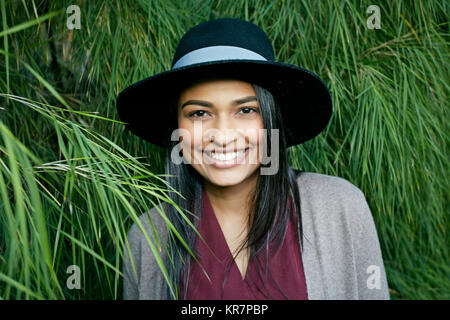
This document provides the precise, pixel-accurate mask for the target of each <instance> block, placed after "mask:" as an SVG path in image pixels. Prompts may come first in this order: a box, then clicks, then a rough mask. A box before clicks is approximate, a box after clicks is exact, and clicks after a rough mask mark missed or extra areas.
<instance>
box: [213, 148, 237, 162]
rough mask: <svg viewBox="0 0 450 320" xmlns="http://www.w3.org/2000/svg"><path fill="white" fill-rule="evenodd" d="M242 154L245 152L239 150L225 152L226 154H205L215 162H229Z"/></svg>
mask: <svg viewBox="0 0 450 320" xmlns="http://www.w3.org/2000/svg"><path fill="white" fill-rule="evenodd" d="M244 152H245V150H241V151H238V152H227V153H215V152H214V151H212V152H207V153H208V155H209V156H210V157H211V158H213V159H215V160H220V161H230V160H233V159H235V158H237V157H239V156H240V155H242V154H243V153H244Z"/></svg>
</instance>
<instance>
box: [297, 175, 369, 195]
mask: <svg viewBox="0 0 450 320" xmlns="http://www.w3.org/2000/svg"><path fill="white" fill-rule="evenodd" d="M297 172H298V171H297ZM297 184H298V186H299V189H300V193H301V195H302V196H308V197H314V198H317V199H326V200H327V201H331V202H333V201H339V202H342V201H350V202H353V201H360V200H361V197H364V195H363V193H362V191H361V190H360V189H359V188H358V187H357V186H356V185H354V184H353V183H352V182H350V181H349V180H347V179H345V178H341V177H338V176H332V175H327V174H322V173H316V172H307V171H301V172H298V174H297Z"/></svg>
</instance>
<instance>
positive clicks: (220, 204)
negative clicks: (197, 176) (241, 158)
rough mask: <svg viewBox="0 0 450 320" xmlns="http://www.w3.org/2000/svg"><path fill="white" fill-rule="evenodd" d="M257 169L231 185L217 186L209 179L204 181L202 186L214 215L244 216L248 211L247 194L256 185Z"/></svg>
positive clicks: (232, 217)
mask: <svg viewBox="0 0 450 320" xmlns="http://www.w3.org/2000/svg"><path fill="white" fill-rule="evenodd" d="M258 173H259V171H258V170H255V172H254V173H253V174H252V175H251V176H249V177H248V178H246V179H245V180H244V181H242V182H241V183H239V184H237V185H233V186H227V187H222V186H217V185H214V184H212V183H210V182H209V181H207V180H205V181H204V188H205V191H206V193H207V195H208V198H209V200H210V202H211V205H212V206H213V209H214V212H215V213H216V216H220V217H222V218H225V219H227V218H231V219H235V218H242V219H244V218H246V217H247V216H248V212H249V203H248V201H249V195H251V194H252V193H253V192H254V190H255V187H256V181H257V178H258Z"/></svg>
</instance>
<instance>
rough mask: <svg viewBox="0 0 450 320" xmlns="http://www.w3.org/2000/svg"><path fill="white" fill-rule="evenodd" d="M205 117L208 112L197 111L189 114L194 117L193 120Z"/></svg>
mask: <svg viewBox="0 0 450 320" xmlns="http://www.w3.org/2000/svg"><path fill="white" fill-rule="evenodd" d="M204 115H206V111H204V110H197V111H193V112H191V113H189V117H193V118H201V117H203V116H204Z"/></svg>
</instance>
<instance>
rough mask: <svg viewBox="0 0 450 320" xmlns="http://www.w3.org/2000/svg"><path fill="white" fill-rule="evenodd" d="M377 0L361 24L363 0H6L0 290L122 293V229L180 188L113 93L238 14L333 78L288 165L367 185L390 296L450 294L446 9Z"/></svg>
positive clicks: (1, 0)
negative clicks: (317, 123)
mask: <svg viewBox="0 0 450 320" xmlns="http://www.w3.org/2000/svg"><path fill="white" fill-rule="evenodd" d="M379 2H380V4H378V5H379V6H380V9H381V29H373V30H370V29H368V28H367V26H366V20H367V18H368V16H369V14H367V13H366V9H367V7H368V6H369V5H371V4H372V3H371V1H368V0H367V1H364V0H354V1H345V0H339V1H338V0H335V1H287V0H279V1H272V0H270V1H245V0H236V1H203V0H201V1H200V0H198V1H167V0H164V1H163V0H150V1H142V0H141V1H139V0H137V1H89V2H88V1H34V0H32V1H5V0H0V9H1V14H0V19H1V22H0V28H1V29H0V43H1V45H0V75H1V76H0V93H1V94H0V297H1V298H4V299H120V298H121V295H122V293H121V290H122V288H121V283H122V274H121V263H122V258H123V252H124V250H126V249H127V244H126V232H127V230H128V229H129V227H130V226H131V224H132V223H133V222H134V221H137V217H138V216H139V215H140V214H142V213H143V212H145V211H147V210H148V209H149V208H151V207H153V206H154V205H155V204H157V203H159V202H166V201H170V200H169V197H168V192H174V191H173V190H169V187H168V186H167V185H166V184H165V183H164V180H163V179H162V176H161V173H162V171H163V158H162V156H163V153H162V150H160V149H159V148H158V147H155V146H152V145H150V144H148V143H145V142H144V141H143V140H141V139H139V138H137V137H135V136H133V135H132V134H130V133H129V132H127V131H125V130H124V127H123V125H122V124H121V123H120V122H118V121H117V120H118V117H117V113H116V110H115V98H116V96H117V94H118V93H119V92H120V91H121V90H122V89H124V88H125V87H126V86H128V85H130V84H131V83H133V82H136V81H138V80H140V79H143V78H145V77H147V76H150V75H152V74H155V73H158V72H161V71H164V70H167V69H169V68H170V64H171V58H172V56H173V53H174V51H175V48H176V45H177V41H178V40H179V39H180V37H181V36H182V35H183V33H184V32H185V31H186V30H187V29H189V28H190V27H192V26H194V25H195V24H197V23H200V22H202V21H205V20H209V19H213V18H219V17H236V18H242V19H246V20H249V21H251V22H254V23H256V24H258V25H259V26H261V27H262V28H263V29H264V30H265V31H266V32H267V34H268V35H269V38H270V39H271V40H272V43H273V45H274V47H275V52H276V56H277V59H278V60H279V61H282V62H287V63H292V64H296V65H299V66H302V67H305V68H307V69H310V70H312V71H314V72H315V73H316V74H318V75H319V76H320V77H322V79H324V81H325V82H326V83H327V85H328V86H329V88H330V90H331V92H332V95H333V101H334V114H333V118H332V120H331V122H330V125H329V126H328V127H327V129H326V131H324V132H323V133H322V134H321V135H319V136H318V137H317V138H316V139H314V140H312V141H309V142H307V143H305V144H303V145H299V146H296V147H293V148H291V149H290V150H289V155H290V160H291V163H292V165H293V166H294V167H297V168H301V169H303V170H306V171H313V172H319V173H325V174H330V175H336V176H340V177H343V178H346V179H348V180H349V181H351V182H352V183H354V184H355V185H357V186H358V187H359V188H361V190H362V191H363V192H364V194H365V195H366V198H367V201H368V203H369V206H370V208H371V210H372V214H373V216H374V220H375V223H376V226H377V230H378V235H379V238H380V244H381V247H382V251H383V257H384V262H385V266H386V269H387V275H388V282H389V285H390V288H391V297H392V298H393V299H449V298H450V281H449V278H448V274H450V273H449V271H450V270H449V269H450V268H449V266H448V262H449V261H450V260H449V251H448V243H449V238H448V232H447V230H448V225H449V218H448V213H449V212H450V210H449V209H450V208H449V196H448V192H449V190H450V188H449V182H448V173H449V167H448V164H449V163H448V158H449V156H448V147H449V135H448V134H449V132H450V130H449V127H448V119H449V115H448V100H449V97H448V95H449V83H450V81H449V74H450V72H449V71H450V70H449V44H448V37H449V21H448V14H447V13H448V12H449V7H448V3H447V2H445V1H443V2H438V1H432V0H430V1H425V0H423V1H389V2H382V1H379ZM71 4H75V5H78V6H79V7H80V9H81V29H79V30H78V29H74V30H68V28H67V26H66V19H67V17H68V16H69V15H68V14H67V13H66V9H67V7H68V6H69V5H71ZM299 105H301V97H299ZM150 244H151V245H152V250H153V253H154V254H155V255H156V256H158V255H159V250H158V249H159V244H158V243H157V242H155V243H151V242H150ZM70 265H78V266H80V268H81V274H82V278H81V280H82V282H81V289H80V290H69V289H68V288H67V286H66V280H67V278H68V276H69V275H68V274H67V272H66V271H67V267H68V266H70ZM161 266H162V265H161Z"/></svg>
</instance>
